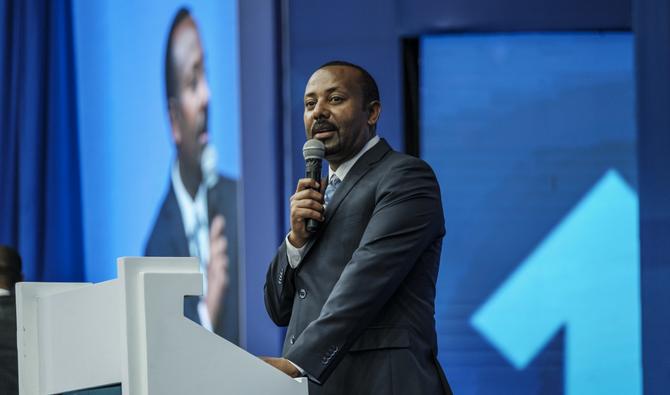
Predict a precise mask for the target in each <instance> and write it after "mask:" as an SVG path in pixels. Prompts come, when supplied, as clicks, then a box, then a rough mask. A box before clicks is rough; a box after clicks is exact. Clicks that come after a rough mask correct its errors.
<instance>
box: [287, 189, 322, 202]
mask: <svg viewBox="0 0 670 395" xmlns="http://www.w3.org/2000/svg"><path fill="white" fill-rule="evenodd" d="M303 199H312V200H316V201H318V202H323V193H321V192H319V191H317V190H315V189H304V190H302V191H300V192H296V193H295V194H294V195H293V196H291V201H292V202H293V201H296V200H303Z"/></svg>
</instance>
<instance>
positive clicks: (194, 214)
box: [172, 160, 207, 237]
mask: <svg viewBox="0 0 670 395" xmlns="http://www.w3.org/2000/svg"><path fill="white" fill-rule="evenodd" d="M172 188H173V189H174V194H175V195H176V197H177V204H178V205H179V211H180V212H181V219H182V222H183V223H184V232H185V233H186V236H187V237H189V236H191V235H192V234H193V232H194V231H195V228H196V221H197V222H201V223H203V224H207V188H206V187H205V184H204V183H200V185H199V186H198V191H197V192H196V194H195V199H191V195H189V194H188V191H187V190H186V187H185V186H184V183H183V182H182V180H181V174H180V173H179V161H178V160H176V161H175V162H174V165H173V166H172Z"/></svg>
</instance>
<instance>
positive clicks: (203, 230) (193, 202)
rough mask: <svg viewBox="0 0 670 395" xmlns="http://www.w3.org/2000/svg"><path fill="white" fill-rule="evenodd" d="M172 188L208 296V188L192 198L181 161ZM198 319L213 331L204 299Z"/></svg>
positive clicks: (199, 187)
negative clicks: (198, 263) (184, 180)
mask: <svg viewBox="0 0 670 395" xmlns="http://www.w3.org/2000/svg"><path fill="white" fill-rule="evenodd" d="M172 187H173V189H174V194H175V196H176V197H177V205H178V206H179V212H180V213H181V220H182V223H183V224H184V233H186V239H187V240H188V250H189V253H190V255H191V256H194V257H197V258H198V259H199V260H200V272H201V273H202V276H203V277H202V290H203V294H204V295H207V263H208V262H209V218H208V217H207V187H206V186H205V184H204V183H201V184H200V186H198V191H197V192H196V194H195V199H192V198H191V195H189V193H188V191H187V190H186V187H184V183H183V182H182V180H181V174H180V173H179V161H175V163H174V166H173V167H172ZM198 317H199V318H200V323H201V324H202V326H203V327H204V328H205V329H207V330H209V331H210V332H212V331H213V326H212V320H211V319H210V317H209V312H208V311H207V305H206V304H205V300H204V298H203V297H200V302H199V303H198Z"/></svg>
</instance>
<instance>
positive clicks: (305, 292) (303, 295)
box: [298, 288, 307, 299]
mask: <svg viewBox="0 0 670 395" xmlns="http://www.w3.org/2000/svg"><path fill="white" fill-rule="evenodd" d="M298 297H299V298H300V299H305V298H306V297H307V291H305V290H304V289H303V288H300V291H298Z"/></svg>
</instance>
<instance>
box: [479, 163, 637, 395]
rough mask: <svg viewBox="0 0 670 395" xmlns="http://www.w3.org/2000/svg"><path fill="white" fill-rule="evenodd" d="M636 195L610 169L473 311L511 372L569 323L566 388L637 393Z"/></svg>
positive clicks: (571, 394) (573, 393)
mask: <svg viewBox="0 0 670 395" xmlns="http://www.w3.org/2000/svg"><path fill="white" fill-rule="evenodd" d="M639 269H640V263H639V238H638V201H637V195H636V194H635V191H633V190H632V189H631V188H630V187H629V186H628V184H627V183H626V182H625V181H624V180H623V179H622V178H621V176H620V175H619V174H618V173H617V172H616V171H614V170H609V171H608V172H607V173H606V174H605V175H604V176H603V177H602V178H601V179H600V180H599V181H598V182H597V183H596V185H595V186H594V187H593V188H592V189H591V190H590V191H589V192H588V193H587V194H586V196H584V197H583V198H582V200H581V201H580V202H579V203H578V204H577V206H576V207H575V208H574V209H573V210H572V211H571V212H570V213H569V214H568V215H567V216H566V217H565V218H564V219H563V220H562V221H561V223H560V224H559V225H558V226H557V227H556V228H555V229H554V230H553V231H552V232H551V233H550V234H549V235H548V236H547V237H546V238H545V239H544V240H543V241H542V242H541V243H540V244H539V245H538V247H537V248H536V249H535V250H534V251H533V252H532V253H531V254H530V255H529V256H528V257H527V258H526V259H525V260H524V261H523V262H522V263H521V264H520V265H519V267H518V268H517V269H516V271H515V272H513V273H512V275H511V276H510V277H509V278H508V279H507V280H506V281H505V282H504V283H503V284H502V286H500V287H499V288H498V289H497V290H496V291H495V292H494V293H493V294H492V295H491V297H490V298H489V299H488V300H487V301H486V302H485V303H484V305H482V306H481V307H480V308H479V309H478V310H477V311H476V312H475V314H474V315H473V316H472V318H471V324H472V325H473V326H474V327H475V328H476V329H477V330H478V331H479V332H480V333H481V334H482V335H483V336H484V337H486V338H487V339H488V340H489V341H490V342H491V343H492V344H493V345H494V346H495V347H496V348H497V349H498V350H499V351H500V352H501V353H502V354H503V355H504V356H505V357H506V358H507V359H508V360H509V361H510V362H511V363H512V364H513V365H514V366H515V367H516V368H517V369H524V368H525V367H526V366H527V365H528V364H529V363H530V361H531V360H532V359H533V358H534V357H535V356H536V355H537V354H538V353H539V352H540V351H541V350H542V349H543V348H544V347H545V346H546V344H547V343H548V342H549V341H550V340H551V339H552V338H553V337H554V336H555V335H556V333H557V332H558V331H559V330H560V329H561V328H562V327H564V326H565V329H566V330H565V361H564V363H565V392H566V394H568V395H581V394H588V395H598V394H626V395H638V394H641V393H642V364H641V339H640V289H639V286H640V285H639V284H640V270H639Z"/></svg>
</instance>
